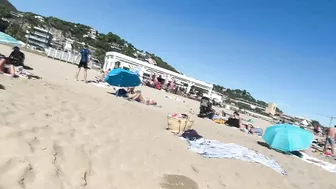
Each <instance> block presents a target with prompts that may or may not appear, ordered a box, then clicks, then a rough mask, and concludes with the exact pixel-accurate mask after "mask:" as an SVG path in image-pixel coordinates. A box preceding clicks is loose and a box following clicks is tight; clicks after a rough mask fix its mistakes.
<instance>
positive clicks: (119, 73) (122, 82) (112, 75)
mask: <svg viewBox="0 0 336 189" xmlns="http://www.w3.org/2000/svg"><path fill="white" fill-rule="evenodd" d="M104 81H105V82H106V83H108V84H110V85H112V86H117V87H136V86H139V85H140V83H141V81H140V78H139V76H138V75H137V74H135V73H134V72H131V71H128V70H125V69H122V68H117V69H113V70H111V71H110V72H109V73H107V75H106V77H105V79H104Z"/></svg>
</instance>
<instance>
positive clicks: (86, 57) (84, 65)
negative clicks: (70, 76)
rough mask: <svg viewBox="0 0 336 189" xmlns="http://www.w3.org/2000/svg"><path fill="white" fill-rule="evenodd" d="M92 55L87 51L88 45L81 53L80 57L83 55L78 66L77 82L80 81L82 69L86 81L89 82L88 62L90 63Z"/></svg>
mask: <svg viewBox="0 0 336 189" xmlns="http://www.w3.org/2000/svg"><path fill="white" fill-rule="evenodd" d="M90 54H91V52H90V51H89V50H88V49H87V45H86V46H85V47H83V48H82V49H81V51H80V55H81V60H80V62H79V64H78V72H77V75H76V80H77V81H78V76H79V72H80V70H81V68H84V81H85V82H87V69H88V68H89V67H88V62H89V55H90Z"/></svg>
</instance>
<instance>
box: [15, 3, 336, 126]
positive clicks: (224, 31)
mask: <svg viewBox="0 0 336 189" xmlns="http://www.w3.org/2000/svg"><path fill="white" fill-rule="evenodd" d="M10 1H11V2H12V3H13V4H14V5H15V6H16V7H17V8H18V9H19V10H22V11H30V12H35V13H38V14H41V15H44V16H55V17H59V18H61V19H65V20H68V21H72V22H78V23H83V24H86V25H89V26H92V27H94V28H96V29H98V30H99V32H102V33H107V32H108V31H112V32H113V33H116V34H118V35H120V36H121V37H122V38H124V39H126V40H127V41H129V42H131V43H132V44H133V45H135V46H136V47H137V48H140V49H143V50H147V51H149V52H154V53H155V54H157V55H159V56H160V57H162V58H163V59H164V60H166V61H167V62H168V63H169V64H171V65H173V66H174V67H176V68H177V69H178V70H180V71H182V72H183V73H185V74H186V75H189V76H192V77H195V78H197V79H200V80H204V81H208V82H211V83H216V84H221V85H223V86H224V87H228V88H239V89H246V90H248V91H249V92H251V93H252V95H253V96H255V97H256V98H258V99H262V100H265V101H267V102H275V103H277V104H278V106H279V107H280V108H281V109H283V110H284V111H285V113H288V114H292V115H297V116H308V117H310V118H314V119H318V120H320V121H322V122H323V123H328V122H327V121H326V119H325V118H323V117H322V116H320V115H336V111H335V107H336V84H335V74H334V73H335V71H336V11H335V10H336V1H333V0H320V1H317V0H281V1H270V0H235V1H232V0H169V1H167V0H141V1H140V0H123V1H117V0H99V1H92V0H58V1H50V0H34V1H27V0H25V1H23V0H10Z"/></svg>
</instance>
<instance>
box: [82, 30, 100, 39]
mask: <svg viewBox="0 0 336 189" xmlns="http://www.w3.org/2000/svg"><path fill="white" fill-rule="evenodd" d="M97 36H98V31H97V30H95V29H93V28H91V29H90V30H89V31H88V33H87V34H85V35H83V37H88V38H91V39H97Z"/></svg>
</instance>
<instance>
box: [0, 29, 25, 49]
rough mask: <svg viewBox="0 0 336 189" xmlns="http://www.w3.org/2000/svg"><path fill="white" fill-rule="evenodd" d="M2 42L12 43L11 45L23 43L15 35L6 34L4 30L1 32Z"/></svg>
mask: <svg viewBox="0 0 336 189" xmlns="http://www.w3.org/2000/svg"><path fill="white" fill-rule="evenodd" d="M0 43H1V44H10V45H16V46H20V45H21V43H20V42H19V41H18V40H16V39H15V38H14V37H12V36H10V35H8V34H6V33H3V32H0Z"/></svg>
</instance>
